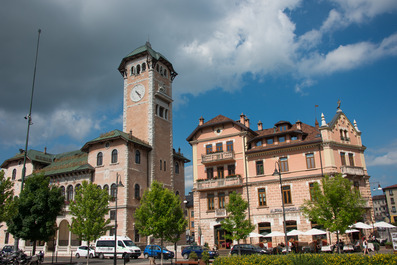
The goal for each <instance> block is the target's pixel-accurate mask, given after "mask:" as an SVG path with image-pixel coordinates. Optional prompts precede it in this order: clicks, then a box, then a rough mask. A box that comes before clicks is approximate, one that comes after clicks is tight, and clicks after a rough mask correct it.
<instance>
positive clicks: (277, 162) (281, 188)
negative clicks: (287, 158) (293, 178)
mask: <svg viewBox="0 0 397 265" xmlns="http://www.w3.org/2000/svg"><path fill="white" fill-rule="evenodd" d="M277 166H278V170H277ZM274 173H276V174H278V176H279V180H280V191H281V205H282V207H283V227H284V240H285V249H286V252H285V254H288V237H287V225H286V222H285V207H284V198H283V183H282V180H281V171H280V162H279V161H276V169H275V170H274ZM273 175H274V174H273Z"/></svg>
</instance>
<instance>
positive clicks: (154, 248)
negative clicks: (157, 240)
mask: <svg viewBox="0 0 397 265" xmlns="http://www.w3.org/2000/svg"><path fill="white" fill-rule="evenodd" d="M161 253H162V254H163V258H164V259H172V258H173V257H174V252H173V251H170V250H168V249H166V248H163V249H161V247H160V246H159V245H147V246H146V247H145V250H144V251H143V256H144V257H145V259H147V258H149V257H154V258H155V259H160V258H161V256H160V255H161Z"/></svg>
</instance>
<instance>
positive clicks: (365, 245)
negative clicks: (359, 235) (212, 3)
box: [363, 237, 369, 255]
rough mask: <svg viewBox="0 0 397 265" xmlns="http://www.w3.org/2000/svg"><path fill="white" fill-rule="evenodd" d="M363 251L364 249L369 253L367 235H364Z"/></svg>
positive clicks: (365, 252)
mask: <svg viewBox="0 0 397 265" xmlns="http://www.w3.org/2000/svg"><path fill="white" fill-rule="evenodd" d="M363 251H364V255H365V254H369V253H368V241H367V238H366V237H363Z"/></svg>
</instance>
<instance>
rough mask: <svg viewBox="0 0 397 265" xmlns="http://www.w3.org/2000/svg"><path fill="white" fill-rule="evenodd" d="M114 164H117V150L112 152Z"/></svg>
mask: <svg viewBox="0 0 397 265" xmlns="http://www.w3.org/2000/svg"><path fill="white" fill-rule="evenodd" d="M112 163H117V150H116V149H114V150H113V151H112Z"/></svg>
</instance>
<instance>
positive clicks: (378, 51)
mask: <svg viewBox="0 0 397 265" xmlns="http://www.w3.org/2000/svg"><path fill="white" fill-rule="evenodd" d="M389 55H397V33H396V34H393V35H391V36H389V37H387V38H385V39H384V40H383V41H382V42H381V43H379V44H374V43H371V42H359V43H355V44H350V45H340V46H339V47H338V48H336V49H334V50H332V51H330V52H328V53H327V54H320V53H318V52H313V53H311V54H310V56H309V57H307V58H305V59H302V60H301V62H299V63H298V65H300V66H299V67H298V68H299V71H300V72H301V74H303V75H309V76H313V75H314V76H315V75H323V74H332V73H334V72H338V71H347V70H351V69H354V68H357V67H359V66H361V65H363V64H367V63H370V62H373V61H375V60H377V59H380V58H384V57H386V56H389Z"/></svg>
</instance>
